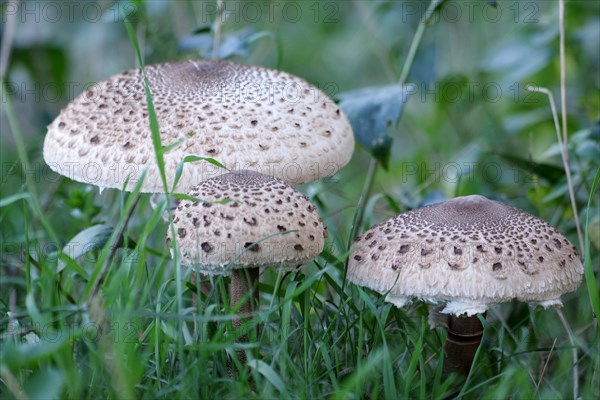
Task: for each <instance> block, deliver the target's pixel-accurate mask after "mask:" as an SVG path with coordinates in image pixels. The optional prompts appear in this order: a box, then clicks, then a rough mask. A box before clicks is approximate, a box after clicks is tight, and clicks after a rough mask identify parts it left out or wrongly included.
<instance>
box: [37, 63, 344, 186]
mask: <svg viewBox="0 0 600 400" xmlns="http://www.w3.org/2000/svg"><path fill="white" fill-rule="evenodd" d="M146 74H147V76H148V82H149V86H150V90H151V93H152V99H153V104H154V108H155V111H156V116H157V119H158V124H159V127H160V133H161V141H162V145H163V146H169V145H173V144H176V143H180V145H178V146H177V147H175V148H173V149H172V150H170V151H168V152H167V153H165V155H164V159H165V167H166V172H167V178H168V182H169V183H171V182H172V181H173V178H174V174H175V170H176V166H177V163H178V162H180V161H181V160H182V159H183V157H185V156H186V155H197V156H209V157H216V158H217V159H218V160H219V161H220V162H221V163H223V164H225V165H226V166H227V167H228V168H229V169H230V170H239V169H257V170H261V171H269V174H270V175H273V176H276V177H279V178H281V179H284V180H286V181H288V182H291V183H304V182H309V181H312V180H316V179H320V178H324V177H326V176H329V175H331V174H333V173H335V172H336V171H338V170H339V169H340V168H342V167H343V166H344V165H345V164H346V163H347V162H348V161H349V160H350V157H351V156H352V152H353V150H354V137H353V134H352V128H351V127H350V124H349V123H348V120H347V118H346V117H345V115H344V114H343V113H340V111H339V108H338V107H337V105H335V103H333V102H332V101H331V100H330V99H329V98H328V97H327V96H326V95H325V94H324V93H323V92H321V91H320V90H318V89H317V88H315V87H314V86H312V85H310V84H308V83H307V82H305V81H303V80H302V79H300V78H298V77H295V76H293V75H290V74H287V73H284V72H280V71H276V70H271V69H267V68H262V67H256V66H248V65H241V64H235V63H232V62H225V61H214V60H188V61H177V62H169V63H164V64H156V65H148V66H146ZM290 109H292V110H293V111H292V112H289V111H290ZM44 159H45V160H46V162H47V163H48V165H49V166H50V167H51V168H52V169H54V170H55V171H56V172H58V173H63V174H67V173H68V174H69V175H70V176H69V177H70V178H72V179H75V180H78V181H81V182H87V183H92V184H95V185H98V186H103V187H115V188H119V189H120V188H122V186H123V184H124V182H125V180H126V179H127V175H128V174H131V178H132V179H131V181H130V182H129V184H128V186H127V189H132V188H133V187H134V185H135V183H136V180H137V178H139V177H140V175H141V174H142V172H143V171H144V169H145V168H146V167H149V170H148V174H147V176H146V180H145V182H144V184H143V186H142V192H162V191H163V187H162V183H161V179H160V175H159V172H158V168H157V166H156V164H155V161H154V159H155V157H154V149H153V146H152V139H151V131H150V127H149V119H148V107H147V104H146V93H145V90H144V85H143V76H142V73H141V71H140V70H129V71H125V72H123V73H121V74H118V75H115V76H113V77H111V78H109V79H107V80H105V81H101V82H98V83H97V84H96V85H94V86H93V87H92V88H90V89H89V90H87V91H86V92H84V93H82V94H81V95H79V96H78V97H77V98H76V99H75V100H73V101H72V102H71V103H70V104H69V105H67V107H65V108H64V109H63V110H62V111H61V113H60V115H59V116H58V117H56V119H55V120H54V121H53V122H52V123H51V124H50V125H49V126H48V134H47V135H46V139H45V142H44ZM67 162H69V163H70V164H66V163H67ZM91 163H93V164H94V174H93V177H94V178H93V179H90V178H89V176H90V174H91V173H90V171H89V170H86V168H88V169H89V165H90V164H91ZM220 173H223V172H222V170H220V169H218V168H207V164H206V163H203V162H197V163H190V164H187V165H186V167H185V168H184V170H183V175H182V177H181V180H180V183H179V186H178V188H177V189H178V192H180V193H184V192H186V191H187V190H188V189H189V188H190V187H191V186H193V185H194V184H197V183H198V182H201V181H203V180H206V179H208V178H210V177H213V176H215V175H217V174H220Z"/></svg>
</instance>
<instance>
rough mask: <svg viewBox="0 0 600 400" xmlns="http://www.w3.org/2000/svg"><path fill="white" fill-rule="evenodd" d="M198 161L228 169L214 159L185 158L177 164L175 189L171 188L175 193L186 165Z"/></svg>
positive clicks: (174, 181)
mask: <svg viewBox="0 0 600 400" xmlns="http://www.w3.org/2000/svg"><path fill="white" fill-rule="evenodd" d="M196 161H206V162H208V163H210V164H212V165H215V166H217V167H219V168H223V169H225V170H227V167H225V166H224V165H223V164H221V163H220V162H218V161H217V160H215V159H214V158H211V157H200V156H193V155H192V156H185V157H184V158H183V160H181V161H179V162H178V163H177V168H176V169H175V179H174V180H173V187H172V188H171V191H172V192H173V191H175V188H176V187H177V184H178V183H179V180H180V179H181V174H182V173H183V165H184V164H185V163H192V162H196Z"/></svg>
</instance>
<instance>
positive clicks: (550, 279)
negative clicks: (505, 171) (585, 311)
mask: <svg viewBox="0 0 600 400" xmlns="http://www.w3.org/2000/svg"><path fill="white" fill-rule="evenodd" d="M390 236H392V237H393V238H392V239H388V237H390ZM377 241H381V242H385V243H386V245H387V246H386V247H385V248H384V249H381V248H380V247H376V246H374V245H373V243H375V242H377ZM353 249H354V252H353V254H352V255H351V257H350V261H349V267H348V278H349V279H350V280H351V281H352V282H354V283H357V284H359V285H363V286H366V287H369V288H371V289H374V290H377V291H379V292H381V293H386V292H387V291H389V290H391V291H390V293H389V294H388V297H387V300H389V301H390V302H393V303H395V304H397V305H399V306H401V305H403V304H404V303H405V302H406V301H407V300H408V299H409V298H411V297H417V298H422V299H425V300H429V301H432V302H441V301H447V302H450V304H449V305H448V306H447V307H446V311H447V312H449V313H457V314H460V313H463V312H467V313H475V312H481V310H485V308H486V307H487V305H488V304H493V303H500V302H505V301H510V300H511V299H514V298H516V299H518V300H521V301H527V302H537V303H540V304H542V305H544V306H549V305H558V304H560V296H561V295H562V294H563V293H566V292H570V291H573V290H575V289H576V288H577V287H578V286H579V283H580V282H581V278H582V274H583V266H582V264H581V261H580V260H579V256H578V254H577V251H576V249H575V247H574V246H573V245H572V244H571V243H570V242H569V241H568V240H567V239H566V238H565V237H564V236H563V235H562V234H561V233H560V232H558V231H557V230H556V229H555V228H554V227H552V226H550V225H549V224H548V223H546V222H545V221H543V220H541V219H539V218H537V217H535V216H533V215H530V214H528V213H526V212H524V211H522V210H519V209H517V208H515V207H511V206H508V205H505V204H503V203H500V202H497V201H493V200H488V199H486V198H485V197H483V196H478V195H474V196H465V197H458V198H455V199H452V200H448V201H446V202H443V203H439V204H434V205H431V206H428V207H423V208H420V209H415V210H412V211H409V212H406V213H403V214H400V215H398V216H396V217H395V218H393V219H390V220H388V221H385V222H383V223H381V224H379V225H376V226H374V227H373V228H371V229H370V230H369V231H367V232H366V233H365V234H364V235H362V236H360V237H359V238H357V239H356V241H355V244H354V247H353ZM375 259H376V261H377V262H371V260H375ZM425 266H426V268H425ZM398 273H399V274H400V275H399V277H398ZM394 282H396V284H394Z"/></svg>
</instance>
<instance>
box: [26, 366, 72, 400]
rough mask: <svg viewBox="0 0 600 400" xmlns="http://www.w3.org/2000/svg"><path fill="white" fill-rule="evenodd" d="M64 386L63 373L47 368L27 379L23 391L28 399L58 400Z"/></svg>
mask: <svg viewBox="0 0 600 400" xmlns="http://www.w3.org/2000/svg"><path fill="white" fill-rule="evenodd" d="M64 385H65V377H64V375H63V373H62V372H61V371H59V370H57V369H53V368H49V369H46V370H43V371H40V372H39V373H38V374H37V375H35V376H34V377H33V378H31V379H29V380H28V381H27V383H25V385H24V389H25V392H26V393H27V395H28V396H29V398H30V399H60V398H62V397H61V393H62V390H63V387H64Z"/></svg>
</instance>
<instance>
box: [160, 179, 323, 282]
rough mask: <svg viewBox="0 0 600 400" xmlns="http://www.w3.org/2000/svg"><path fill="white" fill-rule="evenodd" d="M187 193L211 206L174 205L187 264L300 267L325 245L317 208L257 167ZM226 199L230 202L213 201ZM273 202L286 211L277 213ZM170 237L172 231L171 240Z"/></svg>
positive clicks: (219, 269)
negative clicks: (260, 171) (256, 170)
mask: <svg viewBox="0 0 600 400" xmlns="http://www.w3.org/2000/svg"><path fill="white" fill-rule="evenodd" d="M188 194H189V195H190V196H193V197H195V198H198V199H202V200H203V201H204V203H203V204H204V205H210V207H195V208H192V207H191V205H193V204H200V202H192V201H188V200H183V201H181V202H180V203H179V205H178V207H177V209H176V210H175V213H174V216H175V218H174V221H175V220H177V222H175V232H176V233H177V235H178V237H177V240H178V246H179V249H180V251H181V254H180V257H181V263H182V264H183V265H189V266H195V267H197V269H198V270H200V271H202V272H208V273H227V272H228V271H229V269H230V268H246V267H257V266H262V265H280V264H281V265H283V266H284V267H296V266H297V265H299V264H302V263H303V262H306V261H308V260H311V259H313V258H315V257H317V256H318V255H319V254H320V253H321V251H322V250H323V245H324V242H325V238H326V236H327V230H326V228H325V227H324V225H323V222H322V221H321V219H320V217H319V215H318V214H317V211H316V208H315V207H314V206H313V205H312V204H310V202H309V200H308V198H307V197H306V196H305V195H303V194H302V193H300V192H298V191H297V190H295V189H294V188H293V187H292V186H291V185H289V184H288V183H286V182H284V181H282V180H280V179H277V178H273V177H270V176H267V175H263V174H260V173H257V172H253V171H239V172H232V173H228V174H225V175H221V176H218V177H215V178H212V179H209V180H207V181H205V182H203V183H201V184H200V185H198V186H195V187H193V188H192V189H191V190H190V192H189V193H188ZM223 200H227V202H222V203H215V202H216V201H223ZM280 200H283V204H284V205H282V206H280V202H279V201H280ZM286 204H288V205H286ZM293 204H298V207H294V206H293ZM275 206H277V207H281V209H282V211H285V212H279V213H275V212H273V210H274V209H275ZM190 210H192V211H190ZM200 221H203V222H202V223H200ZM300 223H302V224H300ZM216 232H218V234H216ZM171 239H172V238H171V236H170V234H169V235H168V236H167V241H168V242H170V241H171Z"/></svg>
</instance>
